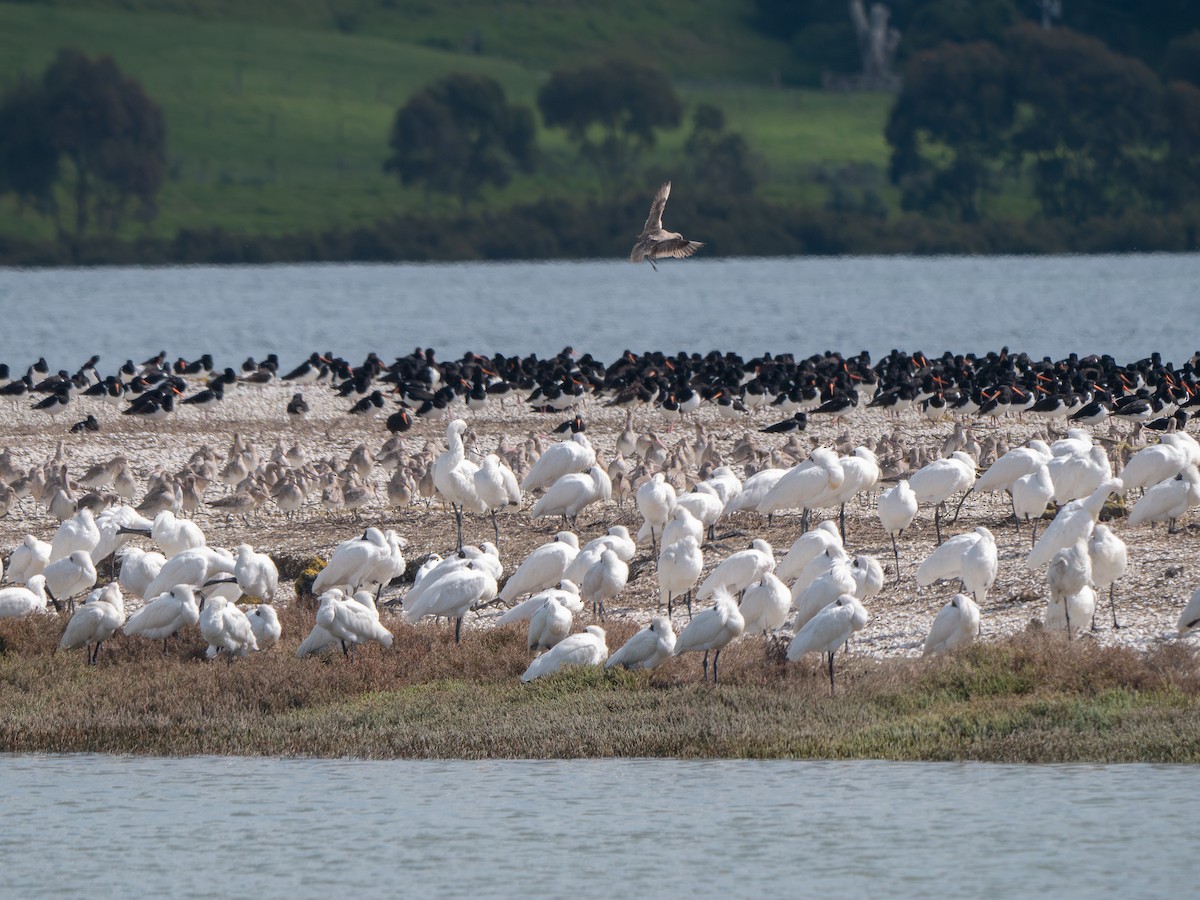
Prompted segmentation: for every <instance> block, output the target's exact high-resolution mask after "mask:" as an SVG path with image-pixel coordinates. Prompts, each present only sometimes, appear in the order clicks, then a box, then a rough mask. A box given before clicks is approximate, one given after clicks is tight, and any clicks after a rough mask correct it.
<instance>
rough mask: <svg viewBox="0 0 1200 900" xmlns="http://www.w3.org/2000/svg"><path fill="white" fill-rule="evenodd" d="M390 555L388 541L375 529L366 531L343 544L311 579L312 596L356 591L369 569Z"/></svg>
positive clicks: (363, 582) (363, 581) (365, 579)
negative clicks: (334, 590)
mask: <svg viewBox="0 0 1200 900" xmlns="http://www.w3.org/2000/svg"><path fill="white" fill-rule="evenodd" d="M390 553H391V548H390V547H389V546H388V543H387V539H386V538H385V537H384V535H383V532H382V531H380V530H379V529H378V528H368V529H367V530H366V531H364V532H363V533H362V534H361V535H359V536H357V537H353V538H351V539H349V540H346V541H342V542H341V543H340V544H338V545H337V547H335V548H334V550H333V554H332V555H331V556H330V557H329V562H328V563H327V564H326V566H325V568H323V569H322V570H321V571H320V572H318V573H317V577H316V578H315V579H314V580H313V585H312V592H313V594H315V595H316V596H318V597H319V596H321V595H322V594H324V593H325V592H326V591H327V590H329V589H330V588H332V587H348V588H350V589H351V590H358V588H359V587H361V586H362V585H363V584H366V582H367V576H368V574H369V573H370V572H371V570H372V569H374V568H375V567H376V566H378V565H379V564H380V563H382V562H383V561H384V559H386V557H387V556H388V555H389V554H390Z"/></svg>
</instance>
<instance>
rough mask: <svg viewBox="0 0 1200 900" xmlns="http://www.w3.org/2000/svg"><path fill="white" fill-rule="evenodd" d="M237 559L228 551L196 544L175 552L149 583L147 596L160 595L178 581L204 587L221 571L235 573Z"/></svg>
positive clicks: (221, 573)
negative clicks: (188, 548)
mask: <svg viewBox="0 0 1200 900" xmlns="http://www.w3.org/2000/svg"><path fill="white" fill-rule="evenodd" d="M234 562H235V561H234V558H233V557H232V556H231V555H230V554H229V553H228V552H227V551H225V550H218V549H215V548H213V547H193V548H192V549H191V550H184V551H183V552H182V553H176V554H175V555H174V556H172V557H171V558H170V559H168V560H167V561H166V562H165V563H163V565H162V568H161V569H159V570H158V574H157V575H155V576H154V580H153V581H151V582H150V583H149V584H148V585H146V591H145V596H147V597H158V596H160V595H161V594H165V593H167V592H168V591H170V590H171V588H173V587H175V586H176V585H177V584H185V585H189V586H190V587H194V588H199V587H203V586H205V585H206V584H207V583H208V582H209V581H210V580H212V579H213V578H215V577H216V576H218V575H232V574H233V566H234ZM218 590H220V588H219V589H218ZM209 593H210V594H211V593H212V592H211V591H210V592H209Z"/></svg>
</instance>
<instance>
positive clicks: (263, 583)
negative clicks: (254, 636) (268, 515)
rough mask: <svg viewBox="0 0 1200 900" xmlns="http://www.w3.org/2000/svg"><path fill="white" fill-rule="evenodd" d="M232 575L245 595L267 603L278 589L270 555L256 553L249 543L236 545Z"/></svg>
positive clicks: (276, 576) (275, 569)
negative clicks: (235, 559) (235, 557)
mask: <svg viewBox="0 0 1200 900" xmlns="http://www.w3.org/2000/svg"><path fill="white" fill-rule="evenodd" d="M233 576H234V578H236V579H237V583H238V587H239V588H241V589H242V593H243V594H245V595H246V596H247V597H254V598H256V599H258V600H266V601H267V602H268V603H270V602H271V601H272V600H274V599H275V592H276V591H277V590H278V589H279V569H278V568H277V567H276V566H275V561H274V560H273V559H271V557H269V556H268V555H267V554H265V553H256V552H255V550H254V548H253V547H251V546H250V545H249V544H239V545H238V548H237V561H236V562H235V563H234V564H233ZM241 655H243V656H244V655H245V654H241Z"/></svg>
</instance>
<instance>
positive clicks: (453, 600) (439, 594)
mask: <svg viewBox="0 0 1200 900" xmlns="http://www.w3.org/2000/svg"><path fill="white" fill-rule="evenodd" d="M498 593H499V589H498V588H497V587H496V579H495V578H494V577H493V576H492V573H491V572H490V571H488V569H487V566H486V564H484V563H483V562H482V561H481V560H478V559H471V560H467V563H466V565H464V566H462V567H460V568H457V569H453V570H451V571H449V572H447V573H446V574H445V575H443V576H441V577H439V578H438V579H437V581H436V582H434V583H433V584H432V585H431V586H430V587H429V588H428V589H426V590H425V591H424V593H422V594H421V597H420V599H419V600H417V601H416V602H415V603H411V604H410V603H409V601H408V600H407V599H406V600H405V603H404V618H405V620H406V621H408V622H417V621H419V620H421V619H422V618H424V617H425V616H445V617H447V618H450V619H454V643H456V644H458V643H461V642H462V620H463V617H464V616H465V615H466V614H467V613H468V612H469V611H470V609H471V608H472V607H474V606H475V605H477V604H479V603H487V602H489V601H491V600H494V599H495V598H496V595H497V594H498ZM331 630H332V629H331Z"/></svg>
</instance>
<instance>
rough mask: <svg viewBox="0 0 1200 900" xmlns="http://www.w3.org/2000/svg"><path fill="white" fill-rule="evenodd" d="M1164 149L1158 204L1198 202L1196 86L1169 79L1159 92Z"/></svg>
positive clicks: (1199, 109)
mask: <svg viewBox="0 0 1200 900" xmlns="http://www.w3.org/2000/svg"><path fill="white" fill-rule="evenodd" d="M1162 121H1163V125H1164V128H1165V131H1166V133H1165V137H1166V144H1167V150H1166V155H1165V158H1164V159H1163V162H1162V166H1161V167H1160V168H1159V169H1158V172H1159V174H1160V179H1159V192H1158V196H1159V199H1160V204H1159V208H1160V209H1163V210H1165V211H1167V212H1178V211H1180V210H1184V209H1188V208H1192V209H1193V210H1194V209H1195V208H1196V207H1197V205H1198V204H1200V88H1198V87H1197V86H1196V85H1194V84H1190V83H1188V82H1186V81H1173V82H1171V83H1170V84H1169V85H1167V87H1166V90H1165V91H1164V92H1163V118H1162Z"/></svg>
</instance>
